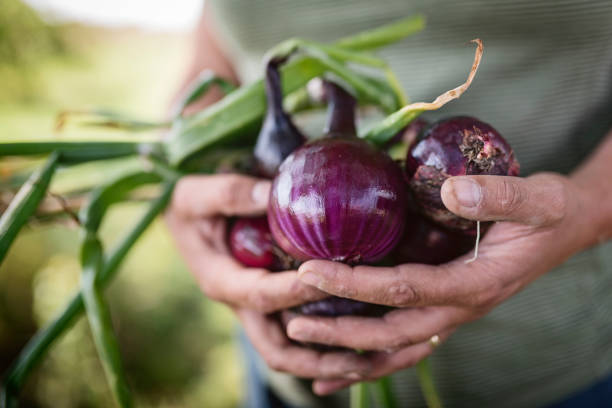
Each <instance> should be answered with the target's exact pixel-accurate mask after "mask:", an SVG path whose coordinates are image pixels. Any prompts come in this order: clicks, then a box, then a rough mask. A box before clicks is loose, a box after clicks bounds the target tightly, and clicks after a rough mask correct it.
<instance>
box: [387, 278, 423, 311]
mask: <svg viewBox="0 0 612 408" xmlns="http://www.w3.org/2000/svg"><path fill="white" fill-rule="evenodd" d="M419 300H420V299H419V295H418V292H417V290H416V289H415V288H414V287H413V286H412V285H410V284H408V283H405V282H399V283H395V284H392V285H390V286H389V289H387V296H386V299H383V301H384V302H385V304H388V305H390V306H395V307H405V306H411V305H414V304H416V303H418V302H419Z"/></svg>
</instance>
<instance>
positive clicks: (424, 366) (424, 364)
mask: <svg viewBox="0 0 612 408" xmlns="http://www.w3.org/2000/svg"><path fill="white" fill-rule="evenodd" d="M416 371H417V376H418V377H419V385H420V386H421V392H422V393H423V397H424V398H425V402H427V407H428V408H442V401H441V400H440V397H439V396H438V393H437V391H436V386H435V385H434V382H433V378H432V375H431V369H430V368H429V360H428V359H427V358H424V359H423V360H421V361H419V362H418V363H417V365H416Z"/></svg>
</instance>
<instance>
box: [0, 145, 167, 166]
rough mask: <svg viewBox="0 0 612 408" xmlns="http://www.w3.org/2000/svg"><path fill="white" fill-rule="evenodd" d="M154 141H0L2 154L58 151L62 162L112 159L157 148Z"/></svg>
mask: <svg viewBox="0 0 612 408" xmlns="http://www.w3.org/2000/svg"><path fill="white" fill-rule="evenodd" d="M158 146H159V144H158V143H154V142H149V143H140V142H82V141H70V142H50V141H48V140H40V141H32V142H22V143H0V157H2V156H31V155H44V154H50V153H53V152H58V153H59V154H60V155H61V158H62V163H81V162H86V161H92V160H105V159H114V158H117V157H123V156H129V155H134V154H141V153H142V152H150V151H156V150H159V147H158Z"/></svg>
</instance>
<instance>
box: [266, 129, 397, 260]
mask: <svg viewBox="0 0 612 408" xmlns="http://www.w3.org/2000/svg"><path fill="white" fill-rule="evenodd" d="M405 194H406V192H405V187H404V181H403V180H402V174H401V170H400V169H399V167H398V166H397V165H396V164H395V163H394V162H393V161H392V160H391V158H389V156H387V155H386V154H385V153H383V152H380V151H378V150H376V149H375V148H374V147H372V146H370V145H368V144H367V143H366V142H364V141H362V140H359V139H357V138H344V137H343V138H332V139H320V140H317V141H315V142H312V143H308V144H306V145H304V146H302V147H301V148H299V149H297V150H296V151H294V152H293V153H292V154H291V155H290V156H289V157H288V158H287V159H286V160H285V161H284V162H283V164H282V165H281V167H280V168H279V174H278V175H277V176H276V178H275V179H274V182H273V185H272V190H271V192H270V202H269V204H268V221H269V222H270V229H271V231H272V235H273V237H274V239H275V241H276V242H277V243H278V245H279V246H280V247H281V248H282V249H283V250H284V251H285V252H287V253H288V254H289V255H291V256H293V257H294V258H296V259H298V260H307V259H317V258H318V259H329V260H334V261H340V262H346V263H351V264H357V263H362V262H373V261H376V260H379V259H381V258H382V257H383V256H385V255H386V254H387V253H389V251H391V249H392V248H393V247H394V245H395V244H396V243H397V241H398V239H399V238H400V236H401V233H402V230H403V227H404V218H405V216H404V213H405V207H406V198H405Z"/></svg>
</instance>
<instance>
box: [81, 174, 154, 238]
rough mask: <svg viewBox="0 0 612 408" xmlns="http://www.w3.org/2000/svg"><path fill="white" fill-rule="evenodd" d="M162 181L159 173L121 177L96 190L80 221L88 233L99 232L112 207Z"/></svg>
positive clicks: (82, 210)
mask: <svg viewBox="0 0 612 408" xmlns="http://www.w3.org/2000/svg"><path fill="white" fill-rule="evenodd" d="M159 181H161V177H160V176H159V175H158V174H157V173H153V172H147V171H137V172H135V173H129V174H126V175H122V176H120V177H119V178H118V179H116V180H113V181H112V182H110V183H108V184H106V185H104V186H101V187H99V188H97V189H95V190H94V191H93V192H92V193H91V196H90V201H89V203H88V204H87V205H86V206H85V207H83V208H82V209H81V212H80V214H79V219H80V220H81V224H82V225H83V228H85V230H86V231H89V232H95V231H97V230H98V228H99V226H100V223H101V222H102V217H103V216H104V214H106V210H107V209H108V207H110V206H111V205H113V204H115V203H117V202H120V201H125V199H126V198H127V197H128V195H129V194H130V192H131V191H132V190H134V189H135V188H137V187H140V186H142V185H144V184H152V183H157V182H159Z"/></svg>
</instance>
